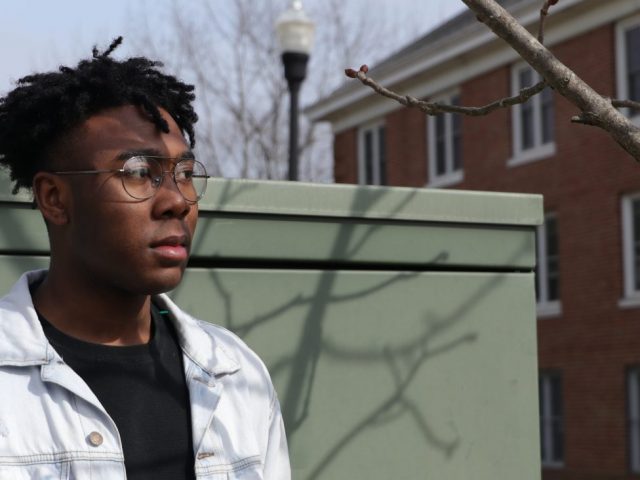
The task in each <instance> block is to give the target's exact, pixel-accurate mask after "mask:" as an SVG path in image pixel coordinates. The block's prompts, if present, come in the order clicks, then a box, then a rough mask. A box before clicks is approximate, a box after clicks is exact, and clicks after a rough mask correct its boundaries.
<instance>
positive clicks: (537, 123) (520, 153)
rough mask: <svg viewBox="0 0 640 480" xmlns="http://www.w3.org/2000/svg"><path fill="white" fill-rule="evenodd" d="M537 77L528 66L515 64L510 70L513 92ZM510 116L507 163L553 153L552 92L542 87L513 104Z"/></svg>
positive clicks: (526, 160)
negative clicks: (527, 98) (523, 101)
mask: <svg viewBox="0 0 640 480" xmlns="http://www.w3.org/2000/svg"><path fill="white" fill-rule="evenodd" d="M539 81H540V76H539V75H538V73H537V72H536V71H535V70H533V69H532V68H531V67H530V66H529V65H521V64H519V65H517V66H516V67H514V68H513V70H512V72H511V88H512V94H513V95H517V94H518V93H519V92H520V90H522V89H523V88H526V87H531V86H533V85H535V84H536V83H538V82H539ZM512 115H513V117H512V118H513V157H512V158H511V160H509V165H518V164H520V163H526V162H530V161H533V160H539V159H541V158H544V157H548V156H549V155H553V154H554V153H555V143H554V141H555V131H554V130H555V122H554V107H553V94H552V93H551V89H550V88H545V89H544V90H543V91H542V92H540V93H539V94H538V95H534V96H533V97H532V98H530V99H529V100H528V101H527V102H526V103H522V104H518V105H515V106H514V107H513V109H512Z"/></svg>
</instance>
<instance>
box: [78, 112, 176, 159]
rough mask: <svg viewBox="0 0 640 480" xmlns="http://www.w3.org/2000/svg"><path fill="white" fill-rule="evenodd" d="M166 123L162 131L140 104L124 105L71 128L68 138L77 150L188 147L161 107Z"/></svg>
mask: <svg viewBox="0 0 640 480" xmlns="http://www.w3.org/2000/svg"><path fill="white" fill-rule="evenodd" d="M160 113H161V114H162V116H163V118H164V119H165V120H166V121H167V124H168V125H169V132H168V133H165V132H162V131H161V130H160V129H159V128H158V127H157V126H156V124H155V123H154V122H153V121H152V119H151V117H150V116H149V115H148V114H147V113H146V112H144V111H143V110H142V109H141V108H139V107H136V106H133V105H125V106H122V107H115V108H110V109H106V110H103V111H100V112H98V113H96V114H94V115H92V116H91V117H89V118H88V119H87V120H85V121H84V122H83V123H82V124H80V125H79V126H78V127H77V128H76V129H74V130H75V131H74V132H71V135H70V138H69V140H70V142H71V144H72V145H70V146H72V147H73V148H74V150H76V151H80V152H81V151H83V150H84V151H85V153H88V152H87V151H91V152H95V151H103V150H109V151H111V150H134V149H152V150H156V151H162V152H164V154H165V155H166V154H167V153H166V151H167V150H170V151H172V152H174V153H175V151H176V150H177V149H180V150H188V144H187V142H186V140H185V138H184V137H183V135H182V132H181V131H180V128H179V127H178V125H177V124H176V122H175V120H173V118H172V117H171V116H170V115H169V114H168V113H167V112H166V111H164V110H162V109H161V110H160Z"/></svg>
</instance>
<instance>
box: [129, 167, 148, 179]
mask: <svg viewBox="0 0 640 480" xmlns="http://www.w3.org/2000/svg"><path fill="white" fill-rule="evenodd" d="M124 173H125V175H126V176H127V177H128V178H130V179H131V180H146V179H149V178H151V169H150V168H149V167H136V168H128V169H127V170H125V172H124Z"/></svg>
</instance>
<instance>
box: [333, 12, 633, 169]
mask: <svg viewBox="0 0 640 480" xmlns="http://www.w3.org/2000/svg"><path fill="white" fill-rule="evenodd" d="M462 1H463V2H464V3H465V4H466V5H467V7H468V8H469V9H470V10H472V11H473V12H474V13H475V14H476V16H477V18H478V20H479V21H481V22H483V23H484V24H486V25H487V26H488V27H489V28H490V29H491V30H492V31H493V32H494V33H495V34H496V35H497V36H498V37H500V38H502V39H503V40H504V41H505V42H507V44H509V45H510V46H511V47H512V48H513V49H514V50H515V51H516V52H517V53H518V54H519V55H520V57H521V58H522V59H523V60H525V61H526V62H527V63H528V64H529V65H531V67H532V68H533V69H534V70H536V71H537V72H538V73H539V74H540V76H541V77H542V78H543V80H542V81H541V82H540V83H538V84H536V85H534V86H533V87H529V88H525V89H523V90H521V91H520V93H519V94H518V95H515V96H513V97H506V98H503V99H499V100H496V101H494V102H492V103H490V104H487V105H485V106H483V107H463V106H456V105H443V104H439V103H430V102H425V101H422V100H418V99H416V98H415V97H412V96H410V95H401V94H399V93H396V92H394V91H392V90H390V89H388V88H386V87H383V86H381V85H379V84H378V83H377V82H375V81H374V80H373V79H371V78H369V77H367V72H368V67H367V66H366V65H363V66H362V67H360V70H359V71H355V70H353V69H347V70H345V74H346V75H347V76H348V77H350V78H357V79H358V80H360V81H361V82H362V83H363V84H364V85H367V86H368V87H370V88H372V89H373V90H374V91H376V92H377V93H378V94H380V95H383V96H385V97H387V98H391V99H393V100H395V101H397V102H399V103H400V104H402V105H405V106H407V107H416V108H419V109H420V110H422V111H423V112H425V113H426V114H427V115H436V114H439V113H445V112H450V113H461V114H464V115H471V116H479V115H486V114H488V113H490V112H492V111H494V110H496V109H498V108H502V107H508V106H512V105H516V104H519V103H523V102H526V101H527V100H528V99H529V98H531V97H532V96H533V95H536V94H538V93H540V92H541V91H542V90H544V88H545V87H546V86H550V87H552V88H553V89H554V90H555V91H556V92H557V93H558V94H560V95H562V96H563V97H564V98H566V99H567V100H568V101H569V102H571V103H572V104H573V105H574V106H576V107H577V108H578V109H579V110H580V114H579V115H576V116H574V117H572V118H571V121H572V122H574V123H580V124H584V125H591V126H596V127H599V128H601V129H603V130H605V131H606V132H608V133H609V135H610V136H611V137H612V138H613V139H614V140H615V141H616V142H617V143H618V145H620V146H621V147H622V148H623V149H624V150H625V151H626V152H627V153H629V154H630V155H631V156H632V157H633V158H635V159H636V160H639V161H640V128H638V127H637V126H635V125H634V124H633V123H632V122H631V121H629V119H628V118H627V117H625V116H624V115H623V114H622V113H621V112H620V111H618V110H617V108H620V107H624V108H632V109H640V103H638V102H633V101H629V100H611V99H610V98H607V97H604V96H602V95H600V94H599V93H597V92H596V91H595V90H593V88H591V86H590V85H588V84H587V83H586V82H585V81H583V80H582V79H581V78H580V77H579V76H578V75H576V74H575V72H573V71H572V70H571V69H570V68H569V67H567V66H566V65H565V64H564V63H562V62H561V61H560V60H558V58H556V57H555V56H554V55H553V53H551V52H550V51H549V50H548V49H547V48H546V47H545V46H544V45H543V44H542V41H543V40H544V20H545V18H546V16H547V14H548V12H549V8H550V7H551V6H552V5H555V4H556V3H558V0H545V1H544V4H543V6H542V9H541V10H540V25H539V30H538V38H536V37H534V36H533V35H531V33H529V31H528V30H527V29H526V28H524V27H523V26H522V25H520V23H518V21H517V20H516V19H515V18H513V17H512V16H511V15H510V14H509V13H508V12H507V11H506V10H505V9H504V8H502V7H501V6H500V5H499V4H498V3H497V2H496V1H495V0H462Z"/></svg>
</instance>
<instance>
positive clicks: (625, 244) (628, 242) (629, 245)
mask: <svg viewBox="0 0 640 480" xmlns="http://www.w3.org/2000/svg"><path fill="white" fill-rule="evenodd" d="M635 201H639V202H640V192H636V193H632V194H629V195H625V196H623V197H622V205H621V213H622V267H623V272H624V291H623V294H622V295H623V296H622V299H621V300H620V301H619V302H618V305H619V306H620V307H622V308H629V307H640V289H638V290H636V288H635V284H636V271H635V268H634V266H635V253H634V246H633V243H634V238H633V227H634V225H633V203H634V202H635Z"/></svg>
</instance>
